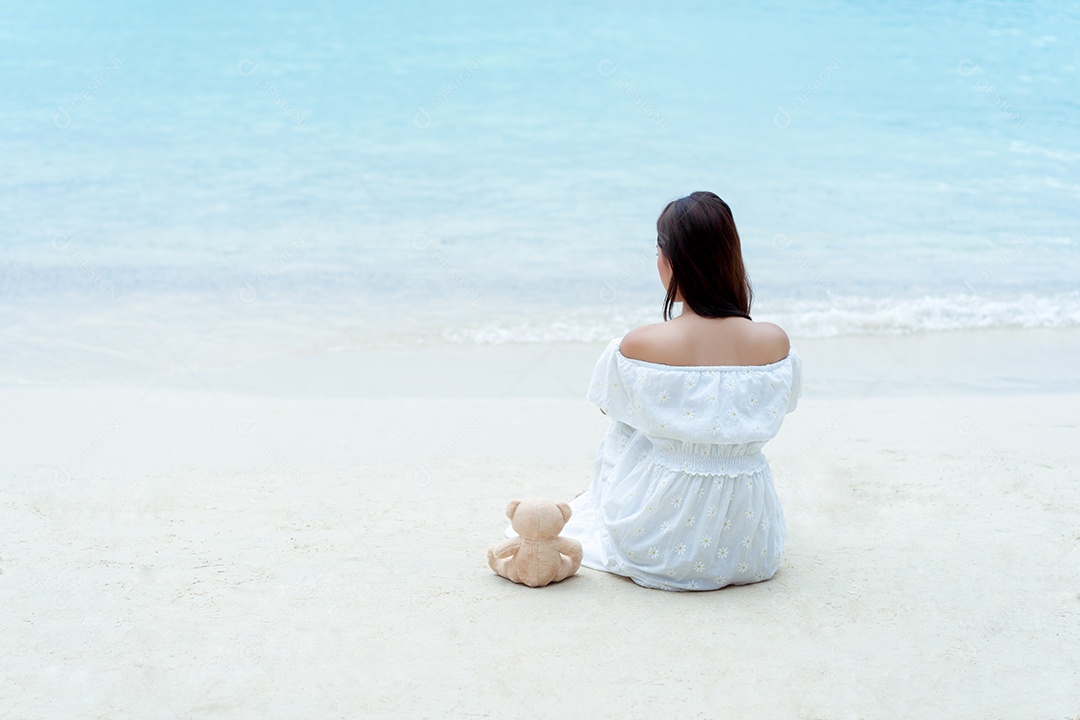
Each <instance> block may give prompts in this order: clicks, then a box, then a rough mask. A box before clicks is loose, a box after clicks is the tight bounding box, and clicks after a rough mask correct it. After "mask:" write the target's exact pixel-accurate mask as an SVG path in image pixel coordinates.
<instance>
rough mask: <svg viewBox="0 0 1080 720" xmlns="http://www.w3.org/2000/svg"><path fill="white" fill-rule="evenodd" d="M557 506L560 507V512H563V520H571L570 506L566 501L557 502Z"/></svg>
mask: <svg viewBox="0 0 1080 720" xmlns="http://www.w3.org/2000/svg"><path fill="white" fill-rule="evenodd" d="M555 506H556V507H557V508H559V512H561V513H562V519H563V522H570V514H571V513H570V506H569V505H567V504H566V503H555Z"/></svg>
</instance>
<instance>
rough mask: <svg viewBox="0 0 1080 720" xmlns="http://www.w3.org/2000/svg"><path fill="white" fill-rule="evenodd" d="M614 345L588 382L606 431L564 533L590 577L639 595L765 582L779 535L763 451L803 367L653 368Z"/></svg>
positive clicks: (795, 361) (794, 357)
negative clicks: (604, 577)
mask: <svg viewBox="0 0 1080 720" xmlns="http://www.w3.org/2000/svg"><path fill="white" fill-rule="evenodd" d="M620 341H621V338H618V339H616V340H613V341H612V342H611V344H610V345H608V347H607V349H605V350H604V353H603V355H601V356H600V359H599V361H598V362H597V364H596V369H595V370H594V372H593V378H592V385H591V387H590V388H589V392H588V399H589V400H591V401H592V402H594V403H595V404H596V405H598V406H599V407H600V409H601V410H603V411H604V412H605V413H607V415H608V417H609V418H610V419H611V427H610V428H609V429H608V432H607V434H606V435H605V437H604V439H603V440H602V441H601V443H600V448H599V450H598V451H597V456H596V466H595V471H594V477H593V481H592V484H591V485H590V486H589V489H588V490H587V491H586V492H585V493H583V494H582V495H580V496H578V497H577V498H576V499H575V500H574V501H573V502H571V503H570V506H571V508H572V509H573V515H572V516H571V518H570V521H569V523H568V524H567V526H566V528H565V529H564V530H563V532H562V534H563V535H565V536H567V537H572V538H575V539H577V540H579V541H580V542H581V544H582V547H583V550H584V559H583V560H582V564H583V565H585V566H586V567H590V568H593V569H596V570H604V571H607V572H611V573H617V574H619V575H625V576H626V577H629V578H631V579H632V580H633V581H634V582H636V583H638V584H639V585H643V586H645V587H651V588H661V589H664V590H715V589H717V588H721V587H724V586H725V585H732V584H736V585H737V584H744V583H753V582H759V581H761V580H767V579H769V578H771V577H772V576H773V574H774V573H775V572H776V570H777V568H778V567H779V565H780V554H781V552H782V551H783V547H784V534H785V530H786V527H785V524H784V513H783V510H782V508H781V507H780V502H779V500H778V499H777V496H776V490H775V488H774V487H773V479H772V473H771V471H770V469H769V463H768V461H767V460H766V459H765V456H764V455H763V454H762V452H761V449H762V447H763V446H764V445H765V443H766V442H767V441H769V440H770V439H772V438H773V437H774V436H775V435H776V433H777V432H778V431H779V430H780V424H781V423H782V422H783V420H784V416H785V415H786V414H787V413H789V412H791V411H792V410H794V409H795V406H796V404H797V403H798V400H799V398H800V396H801V395H802V359H801V358H800V357H799V355H798V354H797V353H796V352H795V350H794V349H792V350H791V351H790V352H789V354H788V355H787V357H785V358H784V359H783V360H780V361H778V362H775V363H771V364H769V365H755V366H731V365H723V366H709V367H681V366H670V365H659V364H656V363H650V362H645V361H642V360H635V359H631V358H627V357H625V356H623V354H622V353H621V352H620V350H619V343H620Z"/></svg>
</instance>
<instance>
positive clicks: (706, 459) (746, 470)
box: [649, 446, 769, 477]
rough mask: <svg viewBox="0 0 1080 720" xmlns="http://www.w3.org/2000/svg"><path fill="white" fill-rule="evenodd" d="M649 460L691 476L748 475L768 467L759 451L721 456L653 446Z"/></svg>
mask: <svg viewBox="0 0 1080 720" xmlns="http://www.w3.org/2000/svg"><path fill="white" fill-rule="evenodd" d="M649 458H650V459H651V460H652V461H653V462H655V463H656V464H657V465H660V466H662V467H666V468H667V469H669V470H675V471H678V472H684V473H689V474H691V475H727V476H729V477H737V476H739V475H749V474H752V473H755V472H758V471H760V470H764V469H765V468H767V467H768V465H769V463H768V461H767V460H766V459H765V455H764V454H763V453H762V452H761V451H760V450H759V451H757V452H751V453H746V454H744V455H723V454H716V453H709V452H687V451H685V450H668V449H666V448H662V447H656V446H654V447H653V449H652V451H651V452H650V453H649Z"/></svg>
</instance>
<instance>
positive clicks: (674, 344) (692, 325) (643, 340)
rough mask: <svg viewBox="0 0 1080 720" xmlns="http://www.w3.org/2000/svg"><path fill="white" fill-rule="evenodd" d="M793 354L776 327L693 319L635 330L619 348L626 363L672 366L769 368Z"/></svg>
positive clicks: (685, 316)
mask: <svg viewBox="0 0 1080 720" xmlns="http://www.w3.org/2000/svg"><path fill="white" fill-rule="evenodd" d="M789 349H790V343H789V341H788V336H787V333H785V332H784V331H783V329H782V328H780V327H779V326H778V325H774V324H773V323H767V322H754V321H752V320H747V319H746V318H741V317H725V318H706V317H700V316H698V315H694V314H693V313H683V314H682V315H679V316H678V317H675V318H672V319H671V320H668V321H667V322H665V323H658V324H656V325H643V326H642V327H639V328H635V329H634V330H631V331H630V332H628V333H627V334H626V336H625V337H624V338H623V339H622V343H620V345H619V351H620V352H621V353H622V354H623V356H624V357H628V358H633V359H635V360H644V361H646V362H653V363H659V364H661V365H674V366H704V365H768V364H770V363H774V362H779V361H780V360H783V359H784V358H785V357H787V355H788V350H789Z"/></svg>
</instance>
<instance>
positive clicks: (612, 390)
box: [586, 337, 632, 422]
mask: <svg viewBox="0 0 1080 720" xmlns="http://www.w3.org/2000/svg"><path fill="white" fill-rule="evenodd" d="M620 342H622V338H621V337H620V338H615V339H614V340H612V341H611V342H610V343H608V346H607V348H605V349H604V352H603V353H601V355H600V358H599V359H598V360H597V361H596V367H595V368H594V369H593V375H592V381H591V382H590V383H589V392H588V393H587V394H586V397H587V398H588V399H589V400H590V401H591V402H592V403H593V404H594V405H596V406H597V407H598V408H600V409H601V410H603V411H604V413H606V414H607V416H608V417H610V418H611V419H612V420H621V421H623V422H628V421H630V419H631V405H632V404H631V401H630V392H629V388H627V387H626V384H625V383H624V381H623V378H622V374H621V372H620V369H619V358H618V353H619V343H620Z"/></svg>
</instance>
